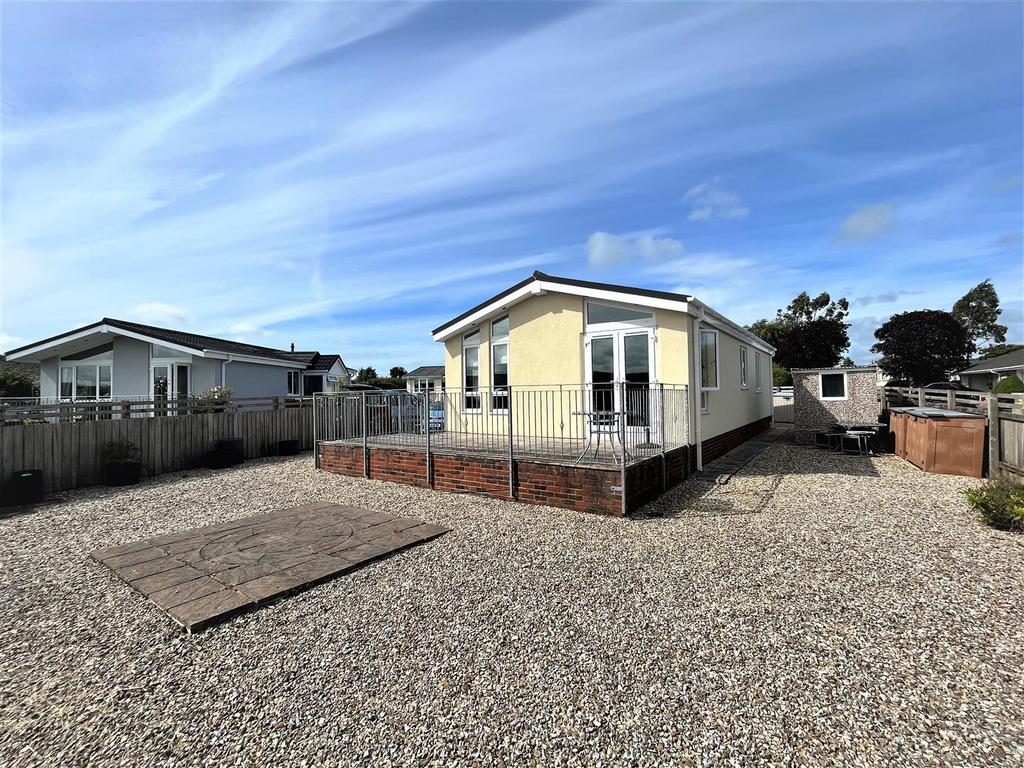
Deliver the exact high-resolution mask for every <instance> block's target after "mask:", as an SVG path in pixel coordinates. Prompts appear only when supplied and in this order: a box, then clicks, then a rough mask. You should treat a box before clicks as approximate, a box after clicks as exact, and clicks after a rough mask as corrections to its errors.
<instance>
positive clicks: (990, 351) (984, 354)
mask: <svg viewBox="0 0 1024 768" xmlns="http://www.w3.org/2000/svg"><path fill="white" fill-rule="evenodd" d="M1018 349H1024V344H993V345H992V346H991V347H985V349H983V350H981V351H980V352H979V353H978V356H979V357H980V358H981V359H982V360H991V359H992V358H993V357H999V356H1000V355H1005V354H1007V353H1009V352H1016V351H1017V350H1018Z"/></svg>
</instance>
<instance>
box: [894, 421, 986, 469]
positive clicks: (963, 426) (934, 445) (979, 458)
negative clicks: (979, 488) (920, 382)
mask: <svg viewBox="0 0 1024 768" xmlns="http://www.w3.org/2000/svg"><path fill="white" fill-rule="evenodd" d="M889 414H890V418H889V431H890V432H892V433H893V434H894V435H895V438H896V455H897V456H902V457H903V458H904V459H906V460H907V461H909V462H911V463H912V464H915V465H916V466H918V467H920V468H921V469H923V470H924V471H925V472H937V473H939V474H943V475H966V476H968V477H981V473H982V468H983V465H984V461H985V417H984V416H982V415H980V414H977V415H976V414H973V413H962V412H960V411H947V410H943V409H942V408H890V409H889Z"/></svg>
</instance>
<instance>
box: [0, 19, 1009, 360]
mask: <svg viewBox="0 0 1024 768" xmlns="http://www.w3.org/2000/svg"><path fill="white" fill-rule="evenodd" d="M0 13H2V19H0V21H2V39H0V43H2V62H0V63H2V67H0V75H2V82H0V93H2V110H3V111H2V117H3V126H2V143H0V147H2V151H3V156H2V162H0V170H2V184H0V188H2V203H3V209H2V213H0V224H2V231H0V238H2V248H3V251H2V272H0V280H2V284H0V301H2V305H0V348H3V349H6V348H10V347H12V346H15V345H17V344H19V343H26V342H28V341H31V340H34V339H38V338H41V337H44V336H48V335H51V334H53V333H57V332H60V331H62V330H65V329H68V328H71V327H73V326H76V325H80V324H84V323H87V322H91V321H94V320H96V319H98V318H100V317H102V316H104V315H108V316H113V317H121V318H125V319H133V320H137V321H140V322H152V323H156V324H164V325H168V326H170V327H178V328H185V329H192V330H198V331H202V332H206V333H210V334H213V335H224V336H228V337H232V338H244V339H246V340H249V341H252V342H255V343H262V344H266V345H269V346H282V347H283V346H286V345H287V344H288V343H289V342H291V341H295V342H296V343H297V345H298V346H299V347H302V348H319V349H320V350H322V351H324V352H335V351H337V352H340V353H341V354H342V355H343V356H344V357H345V359H346V361H347V362H348V363H349V364H350V365H367V364H370V365H375V366H376V367H377V368H378V369H381V370H383V369H387V368H389V367H390V366H391V365H395V364H402V365H405V366H406V367H408V368H411V367H413V366H415V365H418V364H424V363H437V362H439V361H440V360H441V349H440V348H439V346H437V345H435V344H434V343H433V342H432V341H431V340H430V338H429V330H430V329H431V328H432V327H434V326H436V325H438V324H440V323H441V322H443V321H444V320H446V319H448V318H449V317H451V316H453V315H456V314H458V313H459V312H461V311H462V310H464V309H466V308H467V307H468V306H470V305H472V304H474V303H476V302H478V301H480V300H482V299H484V298H487V297H488V296H490V295H491V294H493V293H496V292H498V291H499V290H502V289H504V288H505V287H507V286H508V285H511V284H513V283H514V282H517V281H518V280H521V279H522V278H523V277H525V276H526V275H527V274H529V273H530V272H531V271H532V270H534V269H542V270H544V271H547V272H550V273H553V274H560V275H569V276H577V277H581V278H585V279H594V280H604V281H608V282H622V283H627V284H632V285H643V286H648V287H657V288H664V289H668V290H678V291H681V292H685V293H691V294H694V295H696V296H698V297H700V298H702V299H703V300H704V301H706V302H708V303H709V304H711V305H712V306H713V307H715V308H716V309H719V310H720V311H723V312H725V313H726V314H728V315H730V316H731V317H733V318H734V319H736V320H739V321H741V322H751V321H753V320H755V319H757V318H758V317H762V316H770V315H772V314H774V311H775V309H776V308H778V307H780V306H784V305H785V304H786V303H788V301H789V300H790V299H791V298H792V297H793V296H794V295H795V294H796V293H798V292H799V291H801V290H808V291H809V292H811V293H812V294H816V293H817V292H819V291H823V290H827V291H829V292H831V293H832V294H833V295H834V296H839V295H845V296H847V297H848V298H849V299H850V300H851V304H852V311H851V318H852V321H853V328H852V329H851V336H852V338H853V342H854V346H853V349H852V354H853V356H854V358H855V359H857V360H858V362H864V361H866V360H868V359H869V358H870V353H869V352H868V347H869V346H870V345H871V343H872V332H873V330H874V329H875V328H876V327H877V325H878V324H879V323H881V322H883V321H884V320H885V319H886V318H887V317H888V316H889V315H891V314H892V313H893V312H898V311H904V310H908V309H920V308H939V309H948V308H949V307H950V306H951V304H952V303H953V301H955V300H956V299H957V298H958V297H959V296H960V295H962V294H963V293H964V292H965V291H966V290H967V289H968V288H970V287H971V286H972V285H974V284H975V283H977V282H979V281H980V280H982V279H985V278H992V279H993V280H994V281H995V284H996V287H997V289H998V291H999V293H1000V296H1001V298H1002V300H1003V304H1004V307H1005V313H1004V322H1006V323H1007V324H1009V325H1010V326H1011V333H1010V335H1011V338H1012V340H1015V341H1022V340H1024V327H1022V326H1024V317H1022V316H1024V309H1022V295H1024V250H1022V249H1024V246H1022V239H1021V236H1022V230H1024V212H1022V211H1024V205H1022V194H1024V193H1022V164H1024V155H1022V145H1024V128H1022V120H1024V118H1022V115H1024V101H1022V82H1024V72H1022V51H1024V45H1022V27H1024V19H1022V6H1021V5H1020V4H1019V3H1002V4H985V3H979V2H974V3H969V4H965V5H957V4H953V3H854V4H841V3H794V4H769V3H757V4H750V5H747V4H740V3H719V4H667V3H661V4H650V5H648V4H640V3H618V4H613V5H590V4H582V3H572V4H555V3H539V2H538V3H522V4H517V5H512V4H503V3H424V4H415V5H385V4H371V3H352V4H347V3H305V4H299V5H277V4H270V3H250V4H232V3H219V2H217V3H215V2H203V3H199V2H196V3H175V4H159V3H144V2H137V3H124V4H122V3H102V4H90V3H75V4H63V3H32V4H17V3H4V4H3V6H0Z"/></svg>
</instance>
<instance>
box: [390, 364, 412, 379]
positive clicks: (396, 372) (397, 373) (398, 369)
mask: <svg viewBox="0 0 1024 768" xmlns="http://www.w3.org/2000/svg"><path fill="white" fill-rule="evenodd" d="M407 373H408V371H407V370H405V368H403V367H402V366H400V365H396V366H395V367H394V368H392V369H391V370H390V371H388V376H390V377H391V378H392V379H401V378H402V377H403V376H405V374H407Z"/></svg>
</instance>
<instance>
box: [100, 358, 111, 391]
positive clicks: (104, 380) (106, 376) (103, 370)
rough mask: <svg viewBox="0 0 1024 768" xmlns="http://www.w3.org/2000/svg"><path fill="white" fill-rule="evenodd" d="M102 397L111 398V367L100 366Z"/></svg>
mask: <svg viewBox="0 0 1024 768" xmlns="http://www.w3.org/2000/svg"><path fill="white" fill-rule="evenodd" d="M100 397H110V366H109V365H101V366H100Z"/></svg>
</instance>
